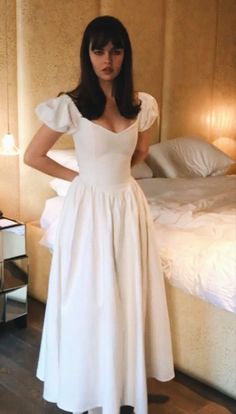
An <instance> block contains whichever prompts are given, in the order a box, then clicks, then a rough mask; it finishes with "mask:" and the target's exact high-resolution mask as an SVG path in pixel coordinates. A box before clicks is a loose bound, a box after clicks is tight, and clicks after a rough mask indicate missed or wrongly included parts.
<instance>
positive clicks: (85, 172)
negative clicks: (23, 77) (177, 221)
mask: <svg viewBox="0 0 236 414" xmlns="http://www.w3.org/2000/svg"><path fill="white" fill-rule="evenodd" d="M138 97H139V99H140V100H141V110H140V112H139V114H138V116H137V119H136V120H135V121H134V122H133V123H132V124H131V125H130V126H129V127H128V128H125V129H124V130H123V131H121V132H113V131H110V130H109V129H107V128H104V127H103V126H101V125H98V124H96V123H94V122H92V121H90V120H88V119H87V118H85V117H83V116H82V114H81V113H80V112H79V110H78V108H77V107H76V106H75V104H74V102H73V101H72V99H71V98H70V97H69V96H68V95H61V96H59V97H57V98H54V99H50V100H48V101H46V102H43V103H41V104H40V105H38V106H37V108H36V113H37V115H38V117H39V118H40V119H41V120H42V121H43V122H44V123H45V124H46V125H47V126H48V127H49V128H51V129H53V130H55V131H58V132H62V133H67V134H71V135H72V136H73V139H74V145H75V149H76V154H77V159H78V165H79V172H80V176H81V179H82V180H85V181H86V182H91V183H93V184H94V185H96V184H97V185H113V184H123V183H125V182H127V181H129V180H130V177H131V174H130V164H131V158H132V155H133V153H134V150H135V147H136V144H137V139H138V133H139V132H142V131H145V130H146V129H148V128H150V126H151V125H152V124H153V122H154V121H155V119H156V118H157V115H158V106H157V102H156V100H155V99H154V98H153V97H152V96H151V95H149V94H147V93H144V92H139V94H138Z"/></svg>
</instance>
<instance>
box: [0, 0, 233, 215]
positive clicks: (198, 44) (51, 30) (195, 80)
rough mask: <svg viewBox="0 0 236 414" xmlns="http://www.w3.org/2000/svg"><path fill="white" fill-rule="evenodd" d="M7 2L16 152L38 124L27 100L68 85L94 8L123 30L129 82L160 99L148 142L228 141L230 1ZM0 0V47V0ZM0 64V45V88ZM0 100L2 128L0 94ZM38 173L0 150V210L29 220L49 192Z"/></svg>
mask: <svg viewBox="0 0 236 414" xmlns="http://www.w3.org/2000/svg"><path fill="white" fill-rule="evenodd" d="M9 4H10V7H8V13H10V15H11V25H10V28H9V33H8V36H9V38H10V43H11V54H10V56H11V64H10V65H9V73H10V78H11V85H10V95H11V99H10V116H11V124H12V130H13V132H14V133H15V135H16V137H17V136H19V145H20V148H21V150H22V152H23V151H24V149H25V147H26V146H27V144H28V142H29V141H30V139H31V137H32V136H33V134H34V132H35V131H36V130H37V128H38V127H39V121H38V120H37V119H36V117H35V115H34V107H35V106H36V104H37V103H39V102H40V101H42V100H45V99H47V98H49V97H52V96H55V95H57V94H58V92H59V91H61V90H67V89H69V88H71V87H73V86H74V85H75V84H76V83H77V80H78V77H79V46H80V42H81V36H82V32H83V30H84V28H85V26H86V25H87V23H88V22H89V21H90V20H91V19H92V18H94V17H95V16H97V15H99V14H102V15H103V14H112V15H115V16H117V17H118V18H120V19H121V20H122V21H123V22H124V24H125V25H126V26H127V28H128V30H129V33H130V37H131V41H132V44H133V50H134V78H135V83H136V89H138V90H143V91H147V92H149V93H151V94H153V95H154V96H155V97H156V98H157V100H158V102H159V106H160V112H161V125H160V129H159V130H158V128H157V126H155V127H154V129H153V142H154V141H157V140H158V139H171V138H174V137H176V136H180V135H202V136H204V137H205V138H206V139H207V140H209V141H211V142H212V141H214V140H215V139H216V138H218V137H221V136H227V137H230V138H233V139H234V140H236V132H235V130H236V128H235V123H234V124H233V121H234V122H235V119H236V116H235V105H236V104H235V102H236V99H235V98H236V77H235V73H236V60H235V43H234V42H235V35H236V0H208V2H207V7H206V1H205V0H149V1H147V0H140V1H136V0H126V1H125V0H66V1H64V0H57V1H56V7H55V0H16V1H15V0H9ZM0 7H1V10H0V11H1V13H0V23H1V24H0V51H1V52H2V51H4V36H5V31H4V30H5V29H4V27H5V26H4V11H5V0H0ZM16 15H17V19H16ZM16 33H17V36H16ZM16 38H17V42H16ZM16 45H17V47H16ZM16 49H17V80H16ZM5 72H6V61H5V58H4V53H0V86H1V91H2V90H4V85H5ZM17 94H18V101H17ZM0 103H1V108H0V120H1V122H0V132H1V135H2V134H3V132H4V128H6V126H4V123H6V121H5V118H6V97H5V95H4V93H3V94H2V93H1V94H0ZM17 108H18V119H19V124H18V126H17V116H16V110H17ZM222 114H223V115H222ZM222 116H223V118H224V119H223V118H222ZM71 145H72V142H71V138H69V137H63V138H62V139H61V140H60V141H59V143H58V144H57V147H70V146H71ZM48 181H49V177H47V176H45V175H43V174H41V173H39V172H37V171H33V170H32V169H30V168H29V167H27V166H25V165H24V164H23V163H22V157H20V159H19V166H18V160H17V158H14V159H13V158H12V159H10V158H8V159H6V158H0V208H2V209H4V211H5V213H6V214H8V215H9V216H12V217H21V218H22V219H23V220H27V221H29V220H33V219H37V218H38V217H39V215H40V213H41V212H42V208H43V205H44V200H45V198H46V197H48V196H50V195H51V196H52V195H53V193H52V192H51V190H50V189H49V186H48Z"/></svg>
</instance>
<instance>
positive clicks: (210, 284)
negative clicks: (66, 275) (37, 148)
mask: <svg viewBox="0 0 236 414" xmlns="http://www.w3.org/2000/svg"><path fill="white" fill-rule="evenodd" d="M189 142H190V141H188V145H189ZM168 145H170V144H167V146H168ZM178 145H179V142H178ZM171 146H173V147H174V148H175V149H174V156H175V157H177V161H176V162H174V156H173V153H172V155H171V157H170V159H169V161H168V159H167V158H168V157H169V150H167V149H166V148H164V151H163V152H164V153H165V160H164V161H165V162H164V163H163V154H161V156H160V152H161V151H160V147H158V151H157V153H158V156H156V154H155V152H156V147H155V146H153V147H154V148H152V149H151V151H150V158H149V160H148V165H147V164H145V163H144V164H143V165H142V166H141V167H138V168H140V171H139V170H138V169H137V170H136V171H135V174H134V175H135V178H136V179H137V180H138V182H139V184H140V186H141V188H142V189H143V191H144V193H145V195H146V197H147V200H148V203H149V206H150V209H151V214H152V217H153V219H154V223H155V227H156V233H157V242H158V248H159V253H160V258H161V262H162V266H163V271H164V275H165V280H166V291H167V300H168V306H169V313H170V321H171V329H172V339H173V349H174V360H175V366H176V368H178V369H179V370H181V371H182V372H185V373H187V374H188V375H191V376H192V377H194V378H197V379H199V380H201V381H202V382H205V383H207V384H209V385H211V386H213V387H215V388H216V389H219V390H220V391H222V392H224V393H225V394H227V395H229V396H231V397H233V398H236V369H235V365H236V360H235V355H236V317H235V313H236V273H235V272H236V247H235V241H236V176H235V175H230V176H229V175H222V171H223V172H225V169H226V165H225V166H222V163H221V165H219V162H218V161H217V168H216V166H215V165H214V163H213V162H211V166H209V162H207V163H206V159H204V163H205V164H207V171H206V173H205V174H203V170H204V168H203V166H202V165H201V166H199V165H200V162H199V159H196V150H195V152H194V154H195V155H194V158H195V161H197V162H196V168H197V169H199V168H200V171H201V174H196V171H194V176H192V174H193V170H194V166H193V161H191V165H190V166H189V165H186V163H185V164H184V163H183V160H181V162H180V160H179V152H178V151H176V147H175V143H172V144H171ZM165 147H166V145H165ZM203 147H204V155H206V148H205V144H203ZM191 150H192V145H191V149H190V151H191ZM181 151H182V152H183V149H182V148H181ZM181 151H180V152H181ZM214 151H215V150H214ZM176 154H177V155H178V156H177V155H176ZM167 155H168V157H167ZM218 155H219V154H217V156H218ZM51 156H52V158H53V156H56V159H57V157H58V154H57V155H55V153H54V154H51ZM158 157H160V159H158ZM203 158H204V157H203V156H202V154H201V161H202V160H203ZM54 159H55V158H54ZM187 159H188V163H189V160H190V159H191V156H190V154H189V153H188V157H187ZM208 159H209V154H208V157H207V160H208ZM57 160H58V159H57ZM72 160H73V163H75V160H74V156H73V151H71V152H70V153H68V158H67V159H66V160H65V159H64V161H63V163H64V165H67V166H69V165H70V166H71V168H72V164H71V163H72ZM221 161H222V160H221ZM224 161H226V160H225V159H224ZM60 162H61V160H60ZM168 162H169V164H170V165H168ZM223 164H224V163H223ZM226 164H227V163H226ZM230 164H231V163H230ZM173 165H174V167H173ZM227 166H229V162H228V164H227ZM76 167H77V166H76V165H74V166H73V168H74V169H76ZM205 167H206V165H205ZM180 168H181V169H182V170H183V169H184V172H183V173H182V177H179V175H181V174H180V173H179V170H180ZM209 168H210V169H211V174H209ZM144 170H145V171H144ZM177 170H178V171H177ZM176 171H177V172H176ZM153 174H154V175H158V177H155V176H154V177H153ZM176 174H177V175H176ZM161 175H162V176H161ZM51 187H52V188H53V189H54V191H55V192H56V193H57V195H56V196H55V197H52V198H50V199H48V200H46V203H45V208H44V211H43V214H42V216H41V219H40V223H39V222H34V223H29V224H28V226H27V228H28V251H29V256H30V262H31V266H30V284H29V290H30V294H31V295H32V296H34V297H36V298H37V299H39V300H42V301H44V302H45V301H46V295H47V281H48V273H49V266H50V260H51V253H50V251H51V250H52V249H53V243H54V238H55V232H56V228H57V221H58V215H59V212H60V210H61V208H62V206H63V201H64V196H65V194H66V192H67V191H68V187H69V183H66V182H62V181H61V180H58V179H53V180H52V181H51Z"/></svg>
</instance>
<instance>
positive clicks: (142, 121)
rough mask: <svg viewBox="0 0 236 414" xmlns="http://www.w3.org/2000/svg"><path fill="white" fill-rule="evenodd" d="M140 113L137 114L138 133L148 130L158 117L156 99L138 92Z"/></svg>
mask: <svg viewBox="0 0 236 414" xmlns="http://www.w3.org/2000/svg"><path fill="white" fill-rule="evenodd" d="M139 99H141V101H142V104H141V111H140V112H139V115H138V116H139V122H138V129H139V131H140V132H142V131H145V130H146V129H148V128H150V127H151V126H152V124H153V123H154V122H155V120H156V119H157V117H158V115H159V111H158V104H157V101H156V99H155V98H154V97H153V96H152V95H149V94H148V93H144V92H139Z"/></svg>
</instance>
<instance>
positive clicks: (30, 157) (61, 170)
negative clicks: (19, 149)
mask: <svg viewBox="0 0 236 414" xmlns="http://www.w3.org/2000/svg"><path fill="white" fill-rule="evenodd" d="M61 135H62V134H61V132H56V131H53V130H52V129H51V128H48V127H47V126H46V125H44V124H43V125H42V127H41V128H40V129H39V130H38V132H37V133H36V134H35V136H34V137H33V139H32V141H31V143H30V144H29V146H28V148H27V149H26V151H25V154H24V162H25V164H27V165H29V166H30V167H33V168H36V170H39V171H42V172H44V173H45V174H48V175H52V176H53V177H58V178H62V179H63V180H67V181H72V180H73V179H74V178H75V177H76V176H77V175H78V172H76V171H73V170H70V169H69V168H66V167H63V166H62V165H60V164H58V163H57V162H56V161H53V160H52V159H51V158H49V157H48V156H47V155H46V154H47V152H48V151H49V150H50V148H51V147H52V146H53V145H54V144H55V142H56V141H57V140H58V138H59V137H60V136H61Z"/></svg>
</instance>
